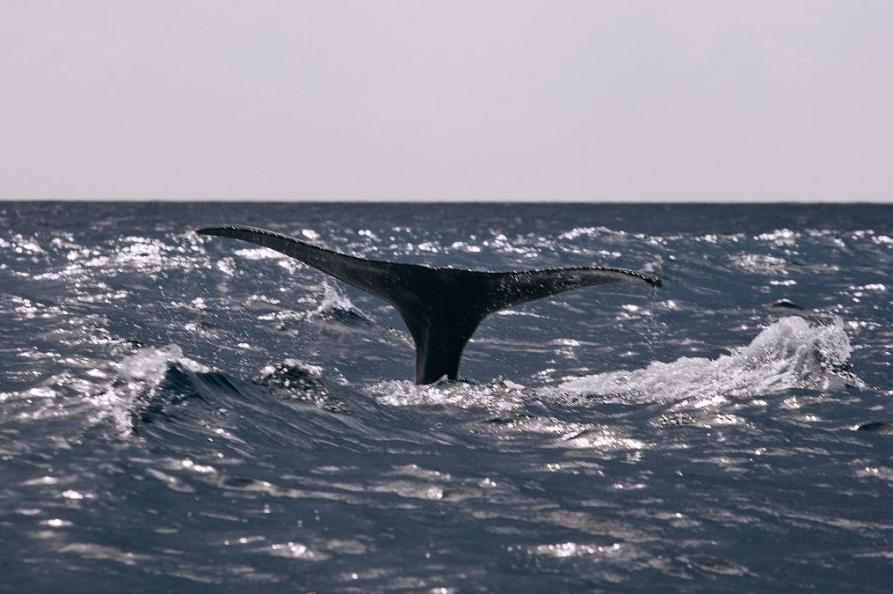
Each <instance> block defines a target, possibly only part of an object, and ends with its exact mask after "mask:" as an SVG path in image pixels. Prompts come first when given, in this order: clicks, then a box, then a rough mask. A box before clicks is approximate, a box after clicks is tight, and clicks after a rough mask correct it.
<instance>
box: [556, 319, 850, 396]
mask: <svg viewBox="0 0 893 594" xmlns="http://www.w3.org/2000/svg"><path fill="white" fill-rule="evenodd" d="M851 353H852V347H851V346H850V341H849V338H848V337H847V335H846V332H844V329H843V322H842V321H841V320H840V319H839V318H835V319H834V320H833V321H832V322H831V323H830V324H829V325H812V324H810V323H809V322H807V321H806V320H805V319H803V318H801V317H799V316H790V317H785V318H781V319H779V320H778V321H776V322H775V323H773V324H771V325H770V326H768V327H766V328H765V329H763V331H762V332H760V334H759V335H757V336H756V338H754V339H753V341H752V342H751V343H750V344H749V345H747V346H744V347H738V348H734V349H732V351H731V353H730V354H728V355H723V356H720V357H718V358H716V359H707V358H703V357H682V358H681V359H677V360H676V361H673V362H670V363H660V362H655V363H651V364H650V365H649V366H648V367H645V368H644V369H637V370H634V371H612V372H608V373H600V374H596V375H589V376H585V377H579V378H576V379H573V380H570V381H566V382H564V383H562V384H560V385H559V386H557V388H555V389H552V390H551V393H552V394H556V395H559V396H563V397H567V396H571V397H580V396H585V397H591V398H601V399H602V400H604V399H617V400H620V401H624V402H661V401H662V402H672V401H679V400H687V399H695V400H699V401H701V400H705V399H711V398H722V397H725V396H730V397H752V396H757V395H761V394H766V393H774V392H781V391H783V390H788V389H792V388H808V389H814V390H824V389H828V388H830V387H832V386H834V385H842V384H845V383H851V384H855V385H861V381H860V380H859V379H858V378H857V377H856V376H855V375H854V374H852V373H851V372H850V371H849V369H850V355H851Z"/></svg>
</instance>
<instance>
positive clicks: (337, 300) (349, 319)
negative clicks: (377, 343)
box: [307, 282, 372, 324]
mask: <svg viewBox="0 0 893 594" xmlns="http://www.w3.org/2000/svg"><path fill="white" fill-rule="evenodd" d="M307 318H308V319H314V318H315V319H323V320H335V321H338V322H344V323H348V324H350V323H371V322H372V320H370V319H369V317H368V316H366V314H364V313H363V312H362V311H360V309H359V308H358V307H357V306H356V305H354V304H353V302H352V301H351V300H350V298H349V297H348V296H347V295H346V294H344V293H343V292H342V291H341V290H340V289H339V288H338V287H337V286H335V285H332V284H329V283H328V282H323V296H322V301H320V303H319V306H318V307H317V308H316V309H315V310H313V311H311V312H309V313H308V314H307Z"/></svg>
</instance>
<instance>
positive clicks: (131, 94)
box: [0, 0, 893, 201]
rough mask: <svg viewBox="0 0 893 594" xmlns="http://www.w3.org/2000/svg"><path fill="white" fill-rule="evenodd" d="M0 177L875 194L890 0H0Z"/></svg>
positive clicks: (143, 188)
mask: <svg viewBox="0 0 893 594" xmlns="http://www.w3.org/2000/svg"><path fill="white" fill-rule="evenodd" d="M0 197H2V198H13V199H14V198H67V197H77V198H107V199H114V198H169V199H211V198H219V199H378V200H382V199H385V200H387V199H400V200H417V199H439V200H452V199H465V200H470V199H471V200H537V199H541V200H548V199H562V200H721V201H724V200H853V199H855V200H884V201H888V200H893V2H891V1H889V0H876V1H858V0H840V1H837V2H825V1H820V0H804V1H779V0H765V1H758V0H750V1H741V2H732V1H720V0H680V1H671V0H665V1H657V0H655V1H652V2H646V1H631V0H622V1H616V2H597V1H586V2H577V1H573V0H550V1H542V2H530V1H522V0H506V1H501V2H496V1H486V0H471V1H461V0H449V1H442V2H433V1H424V0H407V1H392V0H377V1H370V0H357V1H337V0H321V1H318V2H301V1H297V0H295V1H276V0H244V1H240V2H233V1H228V0H206V1H196V0H192V1H189V0H169V1H155V2H149V1H144V2H138V1H123V0H110V1H100V0H78V1H72V0H59V1H49V0H0Z"/></svg>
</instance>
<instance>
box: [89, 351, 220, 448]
mask: <svg viewBox="0 0 893 594" xmlns="http://www.w3.org/2000/svg"><path fill="white" fill-rule="evenodd" d="M171 370H180V371H181V372H184V373H189V372H191V373H207V372H208V371H209V370H208V369H207V368H206V367H204V366H203V365H201V364H199V363H196V362H195V361H193V360H191V359H189V358H187V357H185V356H183V349H181V348H180V347H179V346H178V345H176V344H169V345H166V346H163V347H159V348H145V349H140V350H138V351H136V352H135V353H134V354H133V355H131V356H129V357H127V358H126V359H124V360H123V361H121V363H120V364H119V366H118V374H117V377H116V378H115V380H114V381H113V382H112V383H111V385H109V386H108V388H107V389H106V390H105V391H103V392H101V393H100V394H98V395H96V396H93V397H92V398H91V400H92V401H93V403H94V404H95V405H96V406H97V408H98V413H97V415H96V416H95V419H94V420H95V421H100V420H103V419H106V418H110V419H111V420H112V422H113V423H114V424H115V427H116V428H117V430H118V432H119V433H121V434H127V433H130V432H131V431H132V430H133V428H134V420H135V415H136V414H137V413H138V412H139V409H140V408H141V406H142V405H144V404H146V403H148V402H151V401H152V400H153V398H155V397H156V396H157V394H158V393H159V391H161V390H162V389H163V386H164V383H165V380H166V379H168V375H169V373H170V372H171Z"/></svg>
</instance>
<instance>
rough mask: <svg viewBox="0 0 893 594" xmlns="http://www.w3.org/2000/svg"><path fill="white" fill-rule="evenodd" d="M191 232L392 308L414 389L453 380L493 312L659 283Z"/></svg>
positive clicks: (596, 272) (251, 232)
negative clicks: (601, 289) (401, 326)
mask: <svg viewBox="0 0 893 594" xmlns="http://www.w3.org/2000/svg"><path fill="white" fill-rule="evenodd" d="M196 233H198V234H200V235H209V236H216V237H224V238H231V239H238V240H241V241H246V242H249V243H253V244H255V245H259V246H263V247H266V248H269V249H272V250H275V251H277V252H280V253H282V254H285V255H286V256H290V257H292V258H294V259H296V260H299V261H300V262H303V263H304V264H307V265H308V266H312V267H313V268H316V269H317V270H320V271H322V272H324V273H326V274H328V275H330V276H333V277H334V278H336V279H338V280H340V281H342V282H344V283H347V284H349V285H352V286H354V287H356V288H358V289H361V290H363V291H366V292H368V293H371V294H372V295H375V296H376V297H378V298H380V299H383V300H384V301H386V302H387V303H389V304H390V305H392V306H393V307H395V308H396V309H397V311H398V312H399V313H400V317H401V318H402V319H403V321H404V323H405V324H406V327H407V328H408V329H409V332H410V334H411V335H412V339H413V342H414V343H415V382H416V383H417V384H431V383H434V382H437V381H440V380H442V379H444V378H446V379H449V380H456V379H458V373H459V363H460V361H461V359H462V350H463V349H464V348H465V345H466V344H467V343H468V340H469V339H470V338H471V336H472V334H474V331H475V330H476V329H477V327H478V325H479V324H480V323H481V321H483V320H484V318H486V317H487V316H488V315H490V314H492V313H494V312H497V311H499V310H502V309H507V308H511V307H514V306H516V305H520V304H522V303H528V302H530V301H535V300H537V299H542V298H544V297H549V296H550V295H555V294H558V293H563V292H565V291H571V290H573V289H580V288H583V287H591V286H594V285H616V284H644V285H649V286H652V287H660V286H661V284H662V282H661V279H660V278H657V277H651V276H648V275H646V274H644V273H641V272H636V271H633V270H626V269H623V268H613V267H605V266H579V267H573V268H546V269H539V270H514V271H478V270H465V269H460V268H436V267H432V266H424V265H420V264H406V263H401V262H389V261H383V260H370V259H366V258H359V257H356V256H351V255H348V254H342V253H339V252H335V251H332V250H328V249H325V248H321V247H318V246H315V245H312V244H309V243H306V242H304V241H301V240H299V239H295V238H294V237H289V236H287V235H282V234H280V233H275V232H273V231H267V230H265V229H258V228H255V227H245V226H239V225H234V226H220V227H206V228H202V229H198V230H196Z"/></svg>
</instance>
